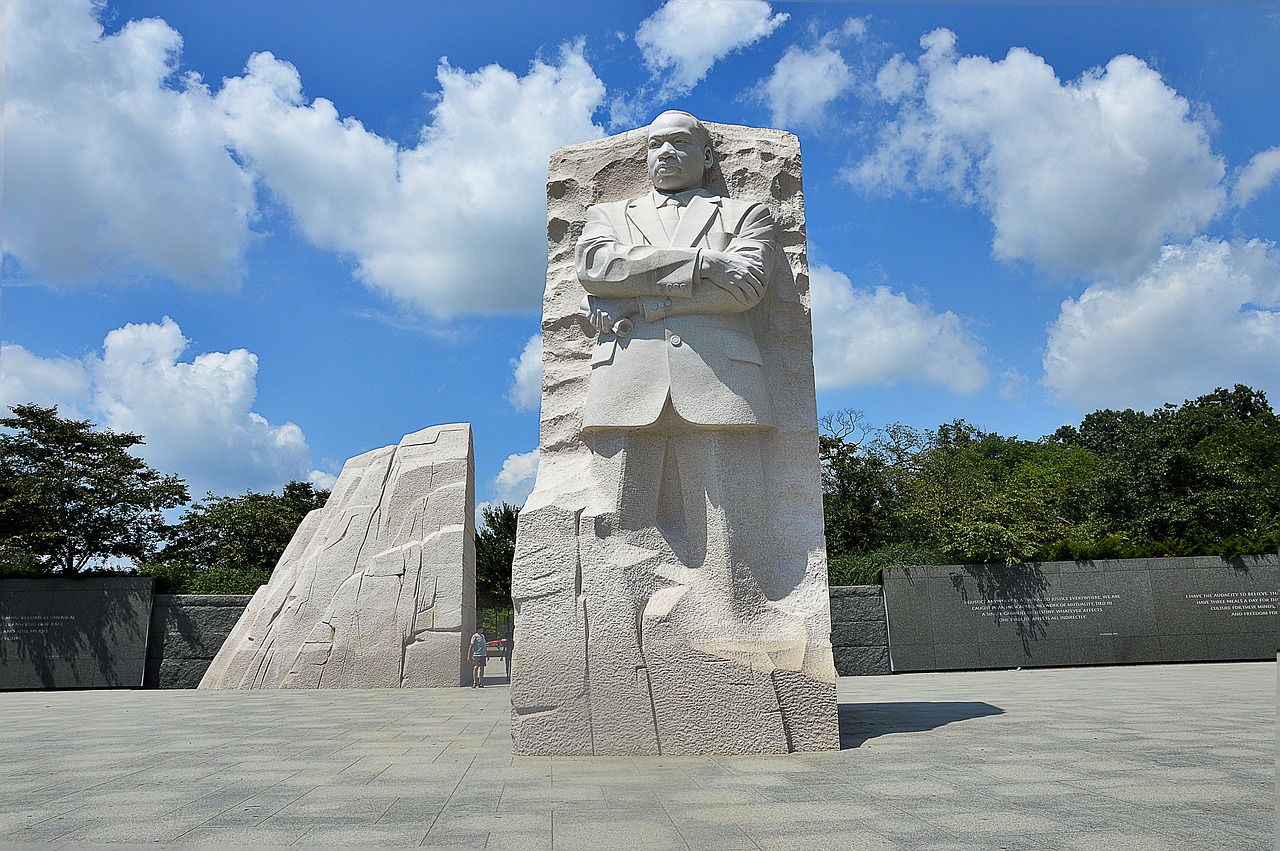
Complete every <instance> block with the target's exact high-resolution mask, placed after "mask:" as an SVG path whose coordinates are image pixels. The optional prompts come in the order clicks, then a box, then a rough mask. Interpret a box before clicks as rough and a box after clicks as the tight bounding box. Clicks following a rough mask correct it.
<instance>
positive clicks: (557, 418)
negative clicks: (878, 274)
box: [511, 112, 839, 754]
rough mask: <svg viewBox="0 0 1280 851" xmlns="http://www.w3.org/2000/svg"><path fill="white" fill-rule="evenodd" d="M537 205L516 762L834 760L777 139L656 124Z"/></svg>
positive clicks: (813, 490)
mask: <svg viewBox="0 0 1280 851" xmlns="http://www.w3.org/2000/svg"><path fill="white" fill-rule="evenodd" d="M547 197H548V213H547V216H548V223H547V232H548V243H549V260H548V269H547V285H546V291H545V297H544V303H543V307H544V314H543V322H542V333H543V369H544V379H543V397H542V419H541V440H540V446H539V456H540V462H539V469H538V474H537V482H536V485H535V487H534V490H533V493H532V495H531V496H530V497H529V500H528V502H527V503H526V504H525V506H524V508H523V510H522V511H521V513H520V519H519V530H518V537H517V543H516V557H515V565H514V569H513V583H512V588H513V597H514V602H515V606H516V635H515V647H516V648H517V649H516V652H515V654H514V658H513V668H512V674H511V701H512V708H513V717H512V740H513V748H514V751H515V752H516V753H521V754H691V753H781V752H788V751H808V750H822V749H828V748H836V747H838V746H839V732H838V727H837V713H836V697H835V678H836V672H835V666H834V664H833V662H832V653H831V643H830V609H829V602H828V598H827V576H826V556H825V542H824V538H823V525H822V490H821V477H820V471H819V465H818V451H817V449H818V430H817V411H816V404H815V397H814V379H813V338H812V328H811V322H810V312H809V311H810V309H809V287H808V283H809V281H808V267H807V261H806V258H805V230H804V201H803V191H802V182H801V171H800V149H799V144H798V142H797V140H796V137H795V136H793V135H791V134H789V133H785V132H782V131H778V130H761V129H754V128H748V127H737V126H729V125H719V124H707V125H703V124H702V123H700V122H698V121H697V120H696V119H695V118H693V116H690V115H687V114H686V113H677V112H669V113H664V114H663V115H661V116H659V117H658V118H657V119H656V120H655V121H654V122H653V124H651V125H650V126H649V127H648V128H643V129H639V130H634V131H631V132H628V133H623V134H621V135H617V136H612V137H609V138H606V139H601V140H599V141H595V142H589V143H586V144H581V145H572V146H569V147H565V148H561V149H559V150H557V151H556V152H555V153H554V154H553V155H552V157H551V164H550V173H549V179H548V184H547Z"/></svg>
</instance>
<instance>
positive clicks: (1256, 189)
mask: <svg viewBox="0 0 1280 851" xmlns="http://www.w3.org/2000/svg"><path fill="white" fill-rule="evenodd" d="M1278 179H1280V146H1278V147H1275V148H1268V149H1267V150H1265V151H1263V152H1262V153H1259V154H1255V155H1254V157H1253V159H1251V160H1249V164H1248V165H1246V166H1245V167H1244V168H1243V169H1241V170H1240V176H1239V177H1238V178H1237V179H1236V185H1235V191H1234V192H1233V193H1232V201H1233V202H1234V203H1235V204H1236V205H1238V206H1244V205H1245V204H1248V203H1249V202H1250V201H1252V200H1253V199H1254V198H1257V197H1258V196H1259V195H1261V194H1262V193H1263V192H1265V191H1266V190H1267V189H1269V188H1270V187H1271V185H1272V184H1274V183H1275V182H1276V181H1277V180H1278Z"/></svg>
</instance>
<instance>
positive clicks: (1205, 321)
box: [1044, 237, 1280, 410]
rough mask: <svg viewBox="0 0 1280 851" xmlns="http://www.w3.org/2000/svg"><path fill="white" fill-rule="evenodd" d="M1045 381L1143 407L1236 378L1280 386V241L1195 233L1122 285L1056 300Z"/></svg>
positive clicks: (1070, 393) (1098, 400)
mask: <svg viewBox="0 0 1280 851" xmlns="http://www.w3.org/2000/svg"><path fill="white" fill-rule="evenodd" d="M1044 370H1045V377H1044V384H1045V385H1046V386H1048V387H1049V388H1051V389H1052V390H1054V391H1055V392H1056V393H1057V395H1058V397H1059V398H1060V399H1061V400H1062V401H1064V402H1066V403H1068V404H1070V405H1073V406H1075V407H1076V408H1079V409H1080V410H1091V409H1095V408H1100V407H1125V408H1129V407H1132V408H1139V409H1143V408H1150V407H1154V406H1157V405H1159V404H1161V403H1163V402H1167V401H1169V400H1177V399H1185V398H1191V397H1193V396H1197V395H1200V394H1202V393H1206V392H1208V391H1210V390H1212V389H1213V388H1214V387H1217V386H1223V387H1230V386H1232V385H1233V384H1236V383H1242V384H1249V385H1250V386H1253V387H1258V388H1261V389H1265V390H1268V391H1269V392H1272V393H1274V392H1276V391H1277V390H1280V251H1277V249H1276V247H1275V245H1274V244H1273V243H1269V242H1264V241H1261V240H1252V241H1249V242H1225V241H1222V240H1216V239H1208V238H1203V237H1198V238H1196V239H1194V240H1192V241H1191V242H1189V243H1185V244H1181V245H1170V246H1166V247H1165V248H1164V250H1163V252H1162V254H1161V256H1160V258H1159V259H1158V260H1157V261H1156V262H1155V263H1153V264H1152V266H1151V267H1150V268H1149V269H1148V270H1147V272H1146V273H1145V274H1143V275H1140V276H1138V277H1137V278H1136V279H1135V280H1134V281H1132V282H1131V283H1127V284H1125V285H1115V286H1112V285H1095V286H1091V287H1089V288H1088V289H1086V290H1085V291H1084V293H1083V294H1082V295H1081V296H1080V297H1079V298H1078V299H1068V300H1066V301H1065V302H1063V304H1062V311H1061V313H1060V315H1059V316H1058V319H1057V320H1056V321H1055V322H1054V323H1053V325H1052V326H1051V327H1050V329H1049V341H1048V348H1047V351H1046V353H1045V356H1044Z"/></svg>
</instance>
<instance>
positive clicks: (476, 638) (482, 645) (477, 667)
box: [467, 625, 489, 688]
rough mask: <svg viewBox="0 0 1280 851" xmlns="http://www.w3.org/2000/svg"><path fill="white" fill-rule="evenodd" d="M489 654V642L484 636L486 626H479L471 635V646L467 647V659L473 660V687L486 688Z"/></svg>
mask: <svg viewBox="0 0 1280 851" xmlns="http://www.w3.org/2000/svg"><path fill="white" fill-rule="evenodd" d="M488 656H489V643H488V641H487V640H485V637H484V626H483V625H481V626H477V627H476V632H475V635H473V636H471V646H470V647H468V648H467V659H468V660H470V662H471V687H472V688H484V663H485V659H487V658H488Z"/></svg>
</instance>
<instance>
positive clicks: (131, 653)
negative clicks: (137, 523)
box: [0, 577, 152, 690]
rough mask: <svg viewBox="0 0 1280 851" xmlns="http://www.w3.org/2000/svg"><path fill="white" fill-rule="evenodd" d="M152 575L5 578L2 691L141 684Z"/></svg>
mask: <svg viewBox="0 0 1280 851" xmlns="http://www.w3.org/2000/svg"><path fill="white" fill-rule="evenodd" d="M151 599H152V579H151V578H150V577H119V578H117V577H89V578H84V579H79V578H65V579H64V578H54V577H48V578H44V577H42V578H33V579H0V690H11V689H62V688H139V687H141V685H142V678H143V672H144V670H145V668H146V660H147V631H148V627H149V624H150V621H151Z"/></svg>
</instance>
